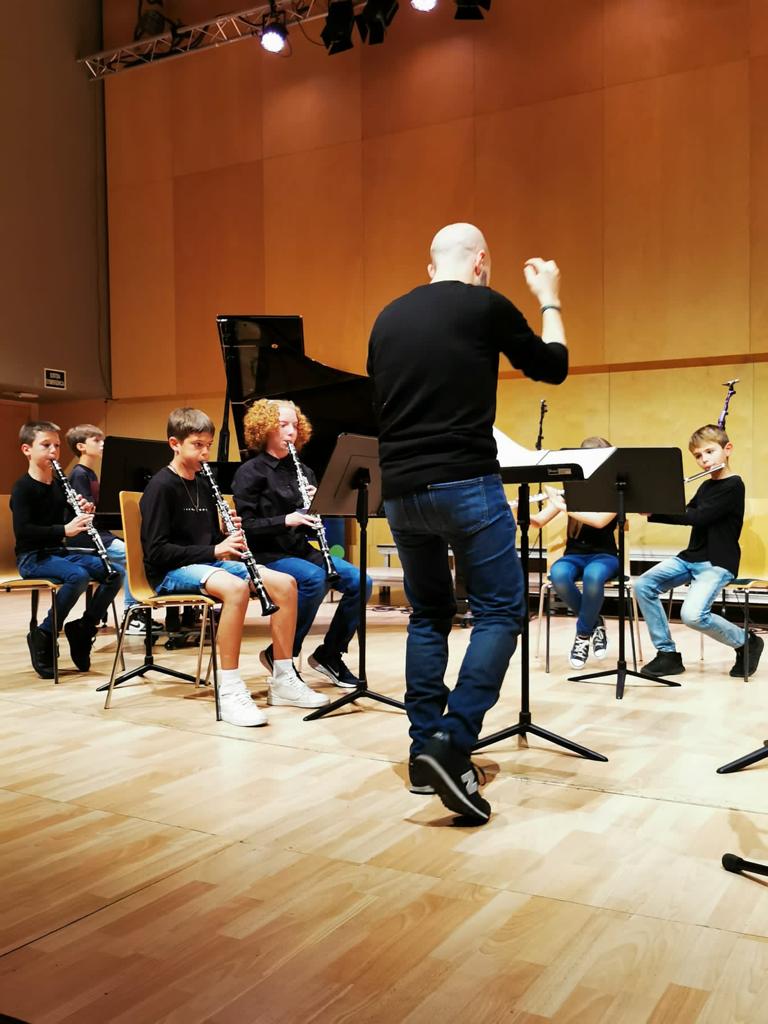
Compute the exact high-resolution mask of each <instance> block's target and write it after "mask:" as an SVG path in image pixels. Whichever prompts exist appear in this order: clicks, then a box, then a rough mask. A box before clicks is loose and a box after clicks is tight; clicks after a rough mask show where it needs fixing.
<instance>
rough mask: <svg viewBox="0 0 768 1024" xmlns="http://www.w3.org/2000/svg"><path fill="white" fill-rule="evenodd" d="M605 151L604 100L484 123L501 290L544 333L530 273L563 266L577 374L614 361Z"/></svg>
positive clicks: (485, 199) (480, 168)
mask: <svg viewBox="0 0 768 1024" xmlns="http://www.w3.org/2000/svg"><path fill="white" fill-rule="evenodd" d="M602 150H603V105H602V96H601V94H600V93H599V92H597V93H588V94H585V95H582V96H573V97H569V98H567V99H562V100H553V101H552V102H550V103H541V104H535V105H533V106H529V107H517V108H515V109H514V110H510V111H506V112H504V113H499V114H490V115H486V116H483V117H478V118H477V219H478V221H479V223H480V225H481V226H482V227H483V229H484V230H485V232H486V234H487V237H488V243H489V246H490V248H491V252H492V255H493V259H494V271H493V280H492V284H493V285H494V286H495V287H496V288H499V289H500V290H501V291H503V292H505V294H508V295H509V296H510V297H513V298H514V300H515V301H516V302H519V305H520V307H521V308H522V309H523V311H524V312H525V314H526V316H528V318H529V320H530V322H531V323H532V324H533V325H534V326H535V327H536V329H537V330H538V329H539V327H540V324H541V318H540V315H539V309H538V303H537V302H536V300H535V299H534V298H533V296H532V295H531V294H530V292H529V291H528V288H527V286H526V285H525V284H524V282H523V281H522V265H523V263H524V261H525V260H526V259H528V258H529V257H531V256H542V257H545V258H547V259H556V260H557V262H558V265H559V266H560V269H561V272H562V275H563V278H562V281H563V292H562V297H563V302H564V304H565V305H564V314H565V326H566V331H567V336H568V341H569V346H570V353H571V361H572V364H573V365H578V364H580V365H589V364H599V363H602V362H603V358H604V352H603V318H602V308H603V282H602V268H603V180H602V177H603V176H602ZM534 181H535V183H536V187H535V190H534V193H533V195H532V192H531V182H534Z"/></svg>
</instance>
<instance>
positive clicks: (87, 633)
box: [64, 619, 96, 672]
mask: <svg viewBox="0 0 768 1024" xmlns="http://www.w3.org/2000/svg"><path fill="white" fill-rule="evenodd" d="M64 633H65V634H66V637H67V640H68V641H69V653H70V654H71V655H72V661H74V663H75V666H76V667H77V668H78V669H80V671H81V672H87V671H88V669H89V668H90V667H91V647H93V641H94V640H95V638H96V627H95V626H92V625H91V624H90V623H88V622H86V621H85V619H75V621H74V622H68V623H67V624H66V626H65V627H64Z"/></svg>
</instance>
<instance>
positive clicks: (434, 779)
mask: <svg viewBox="0 0 768 1024" xmlns="http://www.w3.org/2000/svg"><path fill="white" fill-rule="evenodd" d="M414 764H416V765H418V766H419V769H420V770H421V771H423V775H422V776H421V778H422V780H423V783H424V784H426V785H429V784H430V783H431V785H432V786H433V787H434V790H435V792H436V793H437V795H438V796H439V797H440V799H441V801H442V802H443V804H444V805H445V806H446V807H447V808H448V810H450V811H454V812H455V813H456V814H460V815H462V816H463V817H465V818H467V819H468V820H470V821H472V822H473V823H474V824H475V825H484V824H485V823H486V821H488V819H489V818H490V816H491V805H490V804H489V803H488V801H487V800H484V799H483V797H482V796H481V795H480V786H479V782H478V777H477V772H476V771H475V768H474V765H473V764H472V762H471V760H470V759H469V757H468V755H467V754H463V753H462V752H461V751H460V750H457V749H456V748H455V747H454V746H452V745H451V738H450V736H449V735H448V734H447V733H444V732H436V733H435V735H434V736H433V737H432V738H431V739H429V740H427V743H426V745H425V747H424V749H423V750H422V751H421V752H420V753H419V754H417V755H416V757H415V758H414Z"/></svg>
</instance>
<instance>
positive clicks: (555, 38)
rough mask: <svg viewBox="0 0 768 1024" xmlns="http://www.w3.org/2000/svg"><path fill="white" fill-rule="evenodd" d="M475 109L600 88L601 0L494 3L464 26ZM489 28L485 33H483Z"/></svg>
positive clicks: (499, 107)
mask: <svg viewBox="0 0 768 1024" xmlns="http://www.w3.org/2000/svg"><path fill="white" fill-rule="evenodd" d="M470 24H471V27H472V30H473V31H472V32H471V38H472V40H473V42H474V45H475V53H476V57H475V83H474V94H475V110H476V112H478V113H489V112H491V111H495V110H507V109H509V108H510V107H515V106H519V105H520V104H524V103H537V102H539V101H541V100H549V99H553V98H554V97H556V96H570V95H572V94H573V93H579V92H588V91H590V90H592V89H599V88H601V86H602V84H603V51H602V25H603V0H579V2H578V3H573V0H549V2H548V3H547V4H546V13H543V8H542V7H541V6H540V5H539V4H516V3H514V4H513V3H496V4H494V5H493V10H492V11H491V12H490V14H489V15H488V16H487V18H486V20H485V22H482V23H481V22H473V23H470ZM489 29H490V31H489Z"/></svg>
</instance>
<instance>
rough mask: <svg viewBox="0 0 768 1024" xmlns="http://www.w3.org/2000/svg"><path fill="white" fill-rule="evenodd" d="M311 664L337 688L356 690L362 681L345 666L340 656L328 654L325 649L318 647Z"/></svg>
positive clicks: (310, 659) (310, 657) (312, 655)
mask: <svg viewBox="0 0 768 1024" xmlns="http://www.w3.org/2000/svg"><path fill="white" fill-rule="evenodd" d="M309 664H310V665H311V667H312V668H313V669H314V670H315V672H319V673H320V675H323V676H327V677H328V678H329V679H330V680H331V682H332V683H333V684H334V685H335V686H340V687H341V688H342V689H344V690H356V689H357V687H358V686H359V685H360V680H359V679H358V678H357V676H356V675H353V674H352V673H351V672H350V670H349V669H348V668H347V666H346V665H345V664H344V661H343V660H342V657H341V655H340V654H328V653H327V652H326V650H325V648H323V647H318V648H317V650H316V651H315V653H314V654H310V656H309Z"/></svg>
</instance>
